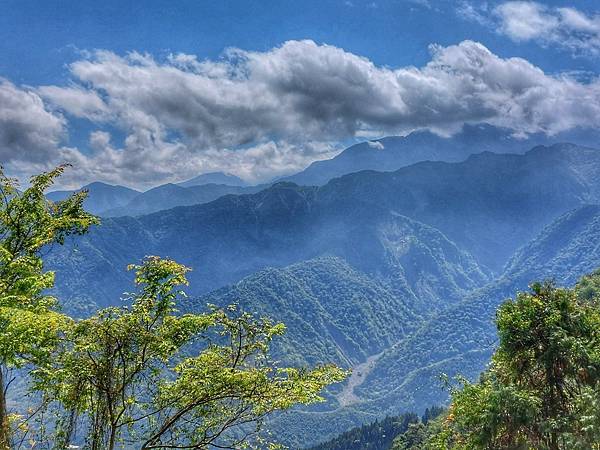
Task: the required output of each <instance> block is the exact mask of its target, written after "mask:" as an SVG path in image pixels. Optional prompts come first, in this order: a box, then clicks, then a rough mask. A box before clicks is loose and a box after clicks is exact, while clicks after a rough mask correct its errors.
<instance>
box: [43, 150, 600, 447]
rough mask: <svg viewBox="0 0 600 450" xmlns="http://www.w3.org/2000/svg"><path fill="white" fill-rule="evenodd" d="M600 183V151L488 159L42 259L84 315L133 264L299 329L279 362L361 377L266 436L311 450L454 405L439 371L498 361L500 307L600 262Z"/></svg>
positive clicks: (150, 227)
mask: <svg viewBox="0 0 600 450" xmlns="http://www.w3.org/2000/svg"><path fill="white" fill-rule="evenodd" d="M599 180H600V151H599V150H596V149H593V148H585V147H578V146H575V145H570V144H562V145H553V146H550V147H545V146H538V147H535V148H533V149H531V150H529V151H528V152H526V153H525V154H496V153H492V152H484V153H480V154H477V155H471V156H470V157H468V158H467V159H466V160H464V161H462V162H454V163H448V162H420V163H417V164H414V165H412V166H408V167H404V168H401V169H399V170H397V171H395V172H375V171H361V172H358V173H353V174H348V175H344V176H342V177H339V178H336V179H334V180H332V181H330V182H329V183H328V184H326V185H324V186H320V187H318V186H298V185H296V184H294V183H290V182H280V183H276V184H274V185H273V186H270V187H268V188H267V189H264V190H261V191H259V192H256V193H253V194H244V195H225V196H222V197H220V198H218V199H216V200H214V201H212V202H209V203H204V204H196V205H193V206H180V207H177V208H173V209H169V210H162V211H159V212H156V213H153V214H150V215H144V216H139V217H119V218H104V219H103V224H102V226H100V227H95V228H94V229H93V230H92V231H91V232H90V233H89V234H88V235H86V236H83V237H81V238H78V239H76V240H69V242H68V243H67V245H66V246H65V247H63V248H59V247H56V248H53V250H52V252H51V253H50V255H48V258H47V261H48V267H49V268H50V269H55V270H56V280H57V287H56V290H55V293H57V295H58V297H59V298H61V299H63V300H65V302H66V303H65V305H64V306H65V307H66V308H68V309H70V310H75V311H80V312H81V313H82V314H83V313H87V312H89V310H90V309H94V308H96V307H97V306H105V305H109V304H115V303H116V302H118V301H119V298H120V295H121V293H122V292H123V291H126V290H127V289H129V288H130V282H131V274H130V273H127V272H124V270H123V269H124V268H125V266H126V265H127V264H128V263H131V262H135V261H137V260H139V259H141V258H142V257H143V256H145V255H160V256H165V257H172V258H174V259H176V260H178V261H179V262H181V263H183V264H186V265H188V266H190V267H192V268H193V269H194V270H193V271H192V272H190V274H189V278H190V281H191V286H190V288H189V289H188V292H189V294H190V295H191V296H192V297H195V299H194V301H193V302H192V303H191V304H190V305H188V307H191V308H202V307H203V306H204V305H205V303H207V302H211V303H216V304H222V305H224V304H229V303H232V302H234V303H239V305H240V307H241V308H243V309H244V310H250V311H254V312H258V313H259V314H261V315H267V316H271V317H273V318H274V319H275V320H282V321H284V322H286V323H287V325H288V328H289V338H284V339H283V340H282V341H281V342H280V343H277V344H275V352H276V356H277V358H281V359H285V358H290V360H291V361H292V362H294V363H298V364H304V363H313V362H317V361H323V362H325V361H333V362H337V363H340V364H343V365H349V366H353V367H355V368H357V371H360V372H361V373H362V375H361V377H362V378H361V379H360V380H358V382H357V381H356V377H355V378H354V381H353V383H354V384H352V385H350V386H351V388H350V390H348V387H347V386H345V387H344V386H341V387H339V388H337V390H335V389H334V390H333V391H331V392H329V393H328V394H327V395H328V399H329V400H330V401H329V402H328V403H326V404H324V405H319V406H315V407H312V408H309V409H308V410H300V411H292V412H290V413H286V414H283V415H281V416H278V417H276V418H274V420H272V421H271V422H270V423H269V426H270V427H271V428H272V429H273V430H275V431H276V432H277V435H278V436H281V438H282V439H284V441H285V442H286V443H288V444H290V445H291V446H292V447H293V448H299V447H300V446H301V445H309V444H312V443H315V442H316V440H317V439H322V440H324V439H326V438H328V437H331V436H333V435H335V434H338V433H339V431H341V430H344V429H347V428H351V427H352V426H355V425H358V424H360V423H364V422H370V421H373V420H374V419H376V418H377V417H381V416H382V415H385V414H396V413H398V412H400V411H402V410H414V411H416V412H420V408H424V407H425V406H427V405H431V404H440V403H442V402H443V401H444V400H445V398H446V396H447V393H446V392H444V391H443V390H441V389H438V386H439V380H438V376H439V374H440V373H442V372H444V373H448V374H449V375H453V374H457V373H461V374H464V375H467V376H475V375H476V374H477V373H479V372H480V371H481V370H482V368H483V367H484V366H485V364H486V363H487V361H488V359H489V356H490V354H491V351H492V349H493V346H494V342H495V334H494V327H493V314H494V311H495V308H496V307H497V305H498V304H499V303H500V302H501V301H502V300H503V299H504V298H506V297H507V296H510V295H514V292H515V290H517V289H525V288H526V287H527V283H529V282H530V281H532V280H533V279H539V278H545V277H547V276H554V277H555V278H556V279H557V281H559V282H565V283H569V282H571V280H573V281H574V279H576V278H577V277H579V275H581V272H585V271H588V270H591V269H593V268H594V267H595V266H598V265H600V250H599V248H600V247H598V246H597V245H595V242H598V240H600V210H599V209H598V208H600V207H598V206H594V205H595V204H600V182H599ZM176 188H181V187H180V186H176ZM590 205H591V206H590ZM494 274H495V275H496V276H494ZM94 302H97V303H94ZM294 343H295V344H296V345H297V347H294ZM348 399H349V400H348ZM315 413H316V414H315ZM306 429H310V430H313V431H315V430H318V433H317V434H316V435H314V436H310V437H307V436H306Z"/></svg>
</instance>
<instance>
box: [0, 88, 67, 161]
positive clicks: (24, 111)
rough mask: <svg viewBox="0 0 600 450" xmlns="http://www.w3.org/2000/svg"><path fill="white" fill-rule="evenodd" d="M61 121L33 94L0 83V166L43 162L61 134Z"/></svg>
mask: <svg viewBox="0 0 600 450" xmlns="http://www.w3.org/2000/svg"><path fill="white" fill-rule="evenodd" d="M65 125H66V122H65V119H64V118H63V117H62V116H61V115H60V114H54V113H52V112H50V111H49V110H48V109H46V107H45V105H44V102H43V101H42V99H41V98H40V97H39V96H38V95H37V94H36V93H35V92H33V91H31V90H25V89H20V88H18V87H17V86H15V85H14V84H12V83H11V82H10V81H8V80H3V79H0V162H2V163H3V164H6V163H9V162H11V161H14V160H29V161H36V162H39V161H43V160H46V159H48V152H49V151H50V152H51V151H53V150H54V149H56V147H57V146H58V144H59V143H60V141H61V139H62V138H63V136H64V133H65Z"/></svg>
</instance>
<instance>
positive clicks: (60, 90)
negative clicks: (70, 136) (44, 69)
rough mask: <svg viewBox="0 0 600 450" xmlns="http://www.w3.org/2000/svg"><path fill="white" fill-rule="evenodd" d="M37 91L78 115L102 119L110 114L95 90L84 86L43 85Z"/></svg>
mask: <svg viewBox="0 0 600 450" xmlns="http://www.w3.org/2000/svg"><path fill="white" fill-rule="evenodd" d="M37 92H38V93H39V94H40V95H41V96H42V98H44V99H45V100H47V101H49V102H50V103H52V104H54V105H56V106H58V107H60V108H62V109H65V110H67V111H69V113H71V114H72V115H74V116H76V117H80V118H84V119H89V120H93V121H101V120H106V119H107V118H108V116H109V110H108V107H107V106H106V105H105V104H104V101H103V100H102V98H100V96H99V95H98V93H97V92H95V91H91V90H86V89H84V88H82V87H58V86H41V87H39V88H38V89H37Z"/></svg>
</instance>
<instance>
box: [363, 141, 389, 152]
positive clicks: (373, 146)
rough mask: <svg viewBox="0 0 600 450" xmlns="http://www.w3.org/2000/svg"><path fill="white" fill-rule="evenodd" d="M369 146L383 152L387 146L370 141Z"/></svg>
mask: <svg viewBox="0 0 600 450" xmlns="http://www.w3.org/2000/svg"><path fill="white" fill-rule="evenodd" d="M367 144H368V145H369V147H371V148H373V149H375V150H383V149H384V148H385V145H383V143H382V142H380V141H368V142H367Z"/></svg>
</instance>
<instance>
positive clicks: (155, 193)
mask: <svg viewBox="0 0 600 450" xmlns="http://www.w3.org/2000/svg"><path fill="white" fill-rule="evenodd" d="M258 190H260V187H255V186H246V187H244V186H229V185H225V184H202V185H194V184H191V185H188V186H185V187H184V186H182V185H181V184H172V183H167V184H163V185H161V186H157V187H155V188H152V189H150V190H148V191H146V192H142V193H141V194H138V195H136V196H135V197H133V198H132V199H131V200H130V201H129V202H128V203H127V204H125V205H122V206H120V207H117V208H111V209H108V210H105V211H103V212H102V213H101V215H102V216H104V217H118V216H142V215H144V214H151V213H154V212H157V211H162V210H166V209H172V208H175V207H177V206H191V205H199V204H202V203H208V202H211V201H213V200H216V199H217V198H219V197H222V196H223V195H228V194H249V193H253V192H256V191H258Z"/></svg>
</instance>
